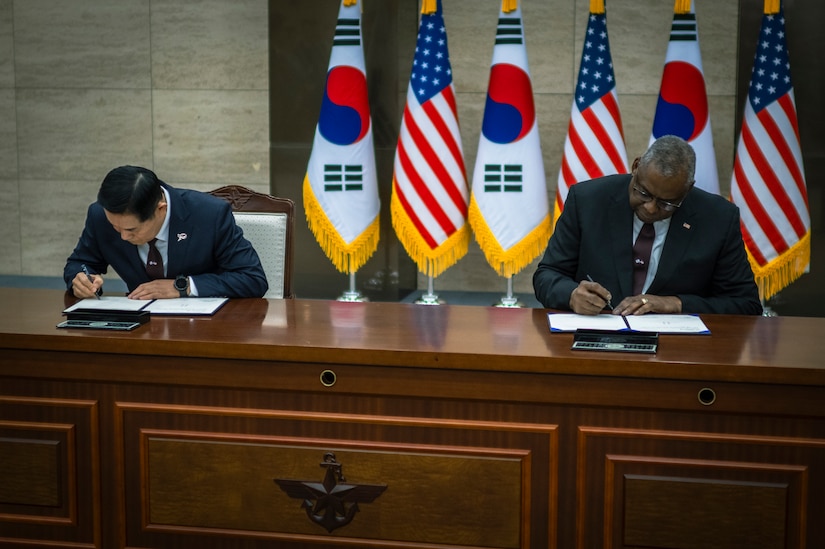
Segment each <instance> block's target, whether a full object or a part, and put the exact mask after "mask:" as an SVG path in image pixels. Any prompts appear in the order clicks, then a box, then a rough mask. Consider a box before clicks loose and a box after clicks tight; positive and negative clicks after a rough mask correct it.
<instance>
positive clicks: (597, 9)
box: [590, 0, 604, 15]
mask: <svg viewBox="0 0 825 549" xmlns="http://www.w3.org/2000/svg"><path fill="white" fill-rule="evenodd" d="M590 13H595V14H596V15H601V14H602V13H604V0H590Z"/></svg>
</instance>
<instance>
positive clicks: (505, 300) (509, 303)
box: [493, 295, 524, 309]
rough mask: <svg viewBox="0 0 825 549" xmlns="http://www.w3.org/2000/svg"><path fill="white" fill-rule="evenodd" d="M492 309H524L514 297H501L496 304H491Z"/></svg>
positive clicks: (522, 304)
mask: <svg viewBox="0 0 825 549" xmlns="http://www.w3.org/2000/svg"><path fill="white" fill-rule="evenodd" d="M493 307H503V308H506V309H509V308H514V309H518V308H519V307H524V303H522V302H521V301H519V300H518V298H517V297H515V296H506V295H505V296H502V297H501V300H500V301H499V302H498V303H493Z"/></svg>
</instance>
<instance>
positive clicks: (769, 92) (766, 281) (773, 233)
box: [731, 9, 811, 299]
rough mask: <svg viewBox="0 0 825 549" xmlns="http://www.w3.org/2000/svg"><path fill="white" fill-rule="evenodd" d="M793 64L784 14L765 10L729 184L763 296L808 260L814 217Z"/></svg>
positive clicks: (793, 275) (803, 268) (795, 274)
mask: <svg viewBox="0 0 825 549" xmlns="http://www.w3.org/2000/svg"><path fill="white" fill-rule="evenodd" d="M790 69H791V64H790V61H789V57H788V48H787V45H786V42H785V17H784V15H783V12H782V10H781V9H780V10H779V13H776V14H767V13H766V14H765V15H763V17H762V28H761V30H760V34H759V42H758V44H757V49H756V56H755V58H754V64H753V71H752V73H751V81H750V89H749V90H748V100H747V102H746V103H745V116H744V119H743V121H742V130H741V133H740V136H739V143H738V145H737V148H736V158H735V160H734V165H733V177H732V181H731V200H732V201H733V202H734V203H735V204H736V205H737V206H739V209H740V212H741V218H742V219H741V223H742V236H743V238H744V240H745V247H746V248H747V251H748V255H749V256H750V259H751V266H752V267H753V270H754V276H755V278H756V282H757V285H758V286H759V293H760V296H761V297H762V298H763V299H768V298H770V297H771V296H772V295H774V294H776V293H777V292H778V291H779V290H781V289H782V288H784V287H785V286H787V285H788V284H790V283H791V282H793V281H794V280H796V279H797V278H798V277H799V276H801V275H802V274H803V273H805V272H806V271H807V269H808V266H809V264H810V237H811V218H810V213H809V209H808V192H807V189H806V186H805V172H804V167H803V165H802V150H801V147H800V141H799V128H798V125H797V117H796V103H795V101H794V93H793V85H792V84H791V72H790Z"/></svg>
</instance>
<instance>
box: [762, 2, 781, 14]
mask: <svg viewBox="0 0 825 549" xmlns="http://www.w3.org/2000/svg"><path fill="white" fill-rule="evenodd" d="M775 13H779V0H765V15H773V14H775Z"/></svg>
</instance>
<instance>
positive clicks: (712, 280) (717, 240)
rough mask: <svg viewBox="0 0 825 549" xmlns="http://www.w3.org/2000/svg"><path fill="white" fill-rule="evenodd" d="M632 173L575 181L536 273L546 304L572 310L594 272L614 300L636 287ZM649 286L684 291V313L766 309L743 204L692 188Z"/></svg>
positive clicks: (668, 292) (656, 291)
mask: <svg viewBox="0 0 825 549" xmlns="http://www.w3.org/2000/svg"><path fill="white" fill-rule="evenodd" d="M630 177H631V176H630V174H622V175H612V176H607V177H602V178H599V179H594V180H591V181H583V182H581V183H578V184H576V185H573V186H572V187H571V188H570V191H569V193H568V195H567V200H566V201H565V204H564V210H563V211H562V214H561V216H560V217H559V220H558V223H557V224H556V228H555V230H554V232H553V235H552V236H551V237H550V242H549V243H548V245H547V250H546V251H545V253H544V257H543V258H542V260H541V261H540V262H539V265H538V267H537V269H536V272H535V274H534V275H533V288H534V289H535V292H536V298H537V299H538V300H539V301H540V302H541V303H542V304H543V305H544V306H545V307H548V308H552V309H564V310H569V309H570V294H571V293H572V292H573V290H574V289H575V288H576V286H578V284H579V282H580V281H581V280H584V279H586V278H587V275H590V276H591V277H592V278H593V280H595V281H596V282H598V283H600V284H601V285H602V286H604V287H605V288H607V290H608V291H609V292H610V293H611V294H612V302H613V304H614V305H617V304H618V303H619V302H621V301H622V299H624V298H625V297H627V296H630V295H632V287H633V259H632V240H633V210H632V209H631V207H630V202H629V195H628V187H629V184H630ZM647 293H649V294H652V295H662V296H677V297H679V299H681V300H682V312H684V313H696V314H698V313H723V314H753V315H756V314H761V313H762V305H761V303H760V301H759V292H758V290H757V287H756V283H755V282H754V278H753V271H752V270H751V267H750V263H749V262H748V258H747V254H746V252H745V247H744V243H743V241H742V233H741V229H740V227H739V209H738V208H737V207H736V206H735V205H734V204H732V203H730V202H728V201H727V200H725V199H723V198H722V197H720V196H717V195H713V194H710V193H707V192H705V191H703V190H701V189H697V188H695V187H694V188H693V189H691V191H690V192H689V193H688V195H687V197H686V198H685V200H684V202H683V203H682V207H681V208H679V209H678V210H676V212H675V213H674V214H673V217H672V218H671V221H670V228H669V229H668V233H667V237H666V239H665V244H664V247H663V248H662V255H661V257H660V259H659V268H658V270H657V272H656V277H655V278H654V279H653V282H652V283H651V285H650V288H649V289H648V291H647Z"/></svg>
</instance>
